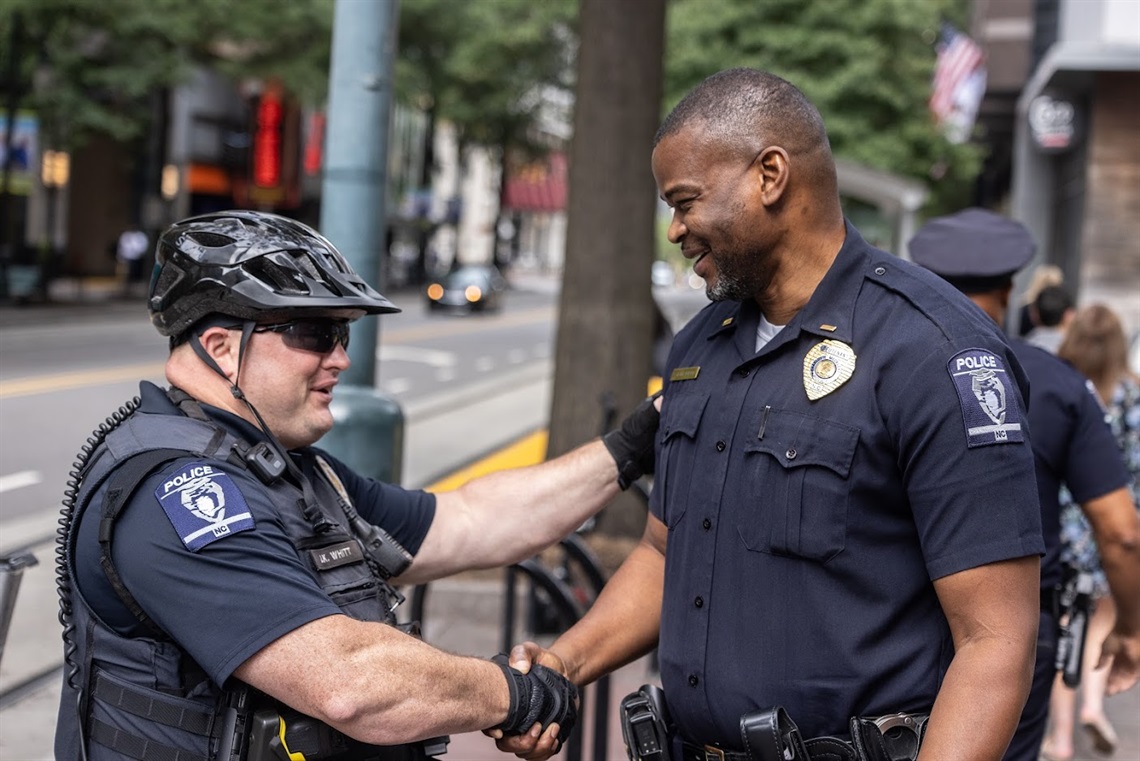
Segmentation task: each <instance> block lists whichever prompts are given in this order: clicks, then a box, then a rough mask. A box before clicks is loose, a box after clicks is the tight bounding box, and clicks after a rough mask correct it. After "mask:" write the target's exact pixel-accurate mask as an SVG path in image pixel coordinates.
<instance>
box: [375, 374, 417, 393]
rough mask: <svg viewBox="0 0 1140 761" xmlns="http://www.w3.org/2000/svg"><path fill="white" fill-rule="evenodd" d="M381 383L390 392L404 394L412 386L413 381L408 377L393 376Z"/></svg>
mask: <svg viewBox="0 0 1140 761" xmlns="http://www.w3.org/2000/svg"><path fill="white" fill-rule="evenodd" d="M380 385H381V387H383V389H384V390H385V391H387V392H388V393H389V394H402V393H404V392H405V391H407V390H408V389H410V388H411V387H412V382H411V381H410V380H408V379H407V378H392V379H391V380H386V381H383V382H382V383H381V384H380Z"/></svg>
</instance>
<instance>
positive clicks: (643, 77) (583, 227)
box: [548, 0, 665, 535]
mask: <svg viewBox="0 0 1140 761" xmlns="http://www.w3.org/2000/svg"><path fill="white" fill-rule="evenodd" d="M579 20H580V29H581V40H582V43H581V47H580V49H579V54H578V90H577V97H576V103H575V109H574V138H573V143H572V146H571V156H570V172H569V209H568V225H567V227H568V232H567V238H566V263H565V270H564V272H563V279H562V299H561V305H560V316H559V324H558V338H557V348H556V354H555V362H556V364H555V375H554V397H553V402H552V409H551V415H550V443H549V449H548V455H549V456H551V457H553V456H556V455H559V454H561V453H563V452H566V451H568V450H570V449H572V448H573V447H575V446H577V445H579V444H581V443H583V442H585V441H587V440H589V439H590V438H592V437H595V436H597V435H598V434H599V433H600V432H601V426H602V424H603V413H604V410H603V403H602V399H603V397H604V396H605V395H606V394H609V395H611V396H612V399H613V402H614V404H615V405H616V408H617V411H618V416H619V420H620V418H621V417H623V416H624V415H625V413H626V412H628V411H629V410H630V409H632V408H633V407H634V405H636V404H637V403H638V402H639V401H640V400H641V399H643V398H644V397H645V388H646V381H647V380H648V378H649V375H650V371H651V362H652V342H653V331H654V325H655V322H654V320H655V312H654V305H653V294H652V292H651V285H650V269H651V267H652V261H653V256H654V242H655V236H654V215H655V213H656V200H655V198H656V191H655V188H654V182H653V176H652V173H651V171H650V166H649V157H650V153H651V149H652V141H653V134H654V132H655V131H656V129H657V124H658V120H659V117H660V108H661V88H662V68H663V66H662V55H663V47H664V36H665V0H623V1H622V2H613V0H581V5H580V10H579ZM644 515H645V507H644V504H643V503H641V502H639V501H638V499H637V498H636V497H634V496H632V495H628V494H627V495H622V497H621V498H619V499H618V500H616V501H615V502H614V504H612V505H610V506H609V507H608V508H606V510H605V511H604V512H603V513H602V515H601V516H600V517H599V529H600V530H602V531H606V532H607V533H617V534H630V535H637V534H639V533H640V532H641V530H642V528H643V527H644Z"/></svg>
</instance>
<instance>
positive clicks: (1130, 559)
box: [1083, 489, 1140, 633]
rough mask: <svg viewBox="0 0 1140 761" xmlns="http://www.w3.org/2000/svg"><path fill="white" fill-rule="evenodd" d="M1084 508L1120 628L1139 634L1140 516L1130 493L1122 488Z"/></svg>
mask: <svg viewBox="0 0 1140 761" xmlns="http://www.w3.org/2000/svg"><path fill="white" fill-rule="evenodd" d="M1083 507H1084V508H1085V512H1086V513H1087V514H1088V516H1089V523H1090V525H1091V526H1092V529H1093V535H1094V537H1095V538H1096V544H1097V549H1098V550H1099V551H1100V561H1101V562H1100V565H1101V568H1103V569H1104V575H1105V578H1106V579H1107V580H1108V587H1109V590H1110V591H1111V592H1112V598H1113V601H1114V602H1115V603H1116V618H1117V622H1118V627H1124V628H1125V629H1126V630H1127V631H1130V632H1133V633H1140V517H1138V516H1137V514H1136V507H1135V505H1134V504H1133V503H1132V496H1131V493H1130V492H1129V491H1128V490H1127V489H1120V490H1118V491H1115V492H1112V493H1111V494H1108V495H1106V496H1104V497H1101V498H1100V499H1097V500H1093V502H1092V503H1090V504H1088V505H1083Z"/></svg>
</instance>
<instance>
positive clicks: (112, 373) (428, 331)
mask: <svg viewBox="0 0 1140 761" xmlns="http://www.w3.org/2000/svg"><path fill="white" fill-rule="evenodd" d="M556 315H557V308H556V307H554V306H549V307H536V308H534V309H528V310H526V311H524V312H514V313H510V314H507V315H488V316H484V317H480V318H479V319H478V320H459V321H453V320H444V321H440V322H438V323H435V322H433V323H428V324H425V325H419V326H416V327H414V328H405V329H400V328H396V329H392V330H388V331H385V332H384V333H383V336H384V341H385V343H384V344H383V345H381V348H380V351H381V355H382V356H383V352H384V351H385V350H386V349H387V350H389V351H391V350H393V349H395V348H396V347H395V346H394V345H395V344H405V343H408V342H411V341H418V340H423V339H428V338H445V337H447V336H454V335H467V334H470V333H478V332H480V331H484V330H486V329H487V328H505V327H513V326H516V325H528V324H531V323H536V322H542V321H544V320H552V319H554V318H555V317H556ZM386 324H387V323H382V325H386ZM404 348H407V347H404ZM421 351H422V350H416V353H417V354H419V353H420V352H421ZM446 353H447V352H440V354H446ZM544 353H545V352H544ZM538 356H543V354H539V355H538ZM404 358H405V359H410V358H409V357H404ZM411 361H415V360H414V359H413V360H411ZM436 361H439V358H436ZM428 364H432V362H428ZM434 366H437V367H438V366H439V365H434ZM164 367H165V364H164V363H162V362H147V363H144V364H136V365H124V366H122V367H109V368H105V369H102V370H78V371H74V372H67V373H55V374H52V375H38V376H32V377H28V378H16V379H13V380H6V381H0V399H15V398H18V397H21V396H32V395H35V394H47V393H51V392H53V391H70V390H72V389H77V388H85V387H88V386H100V385H107V384H111V383H119V382H122V381H128V380H130V381H136V380H139V379H140V378H142V379H147V380H157V381H158V382H160V383H161V382H164Z"/></svg>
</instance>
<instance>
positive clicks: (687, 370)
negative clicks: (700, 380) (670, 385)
mask: <svg viewBox="0 0 1140 761" xmlns="http://www.w3.org/2000/svg"><path fill="white" fill-rule="evenodd" d="M700 372H701V368H699V367H678V368H676V369H674V370H673V372H672V373H670V374H669V380H670V381H687V380H696V377H697V376H698V375H699V374H700Z"/></svg>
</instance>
